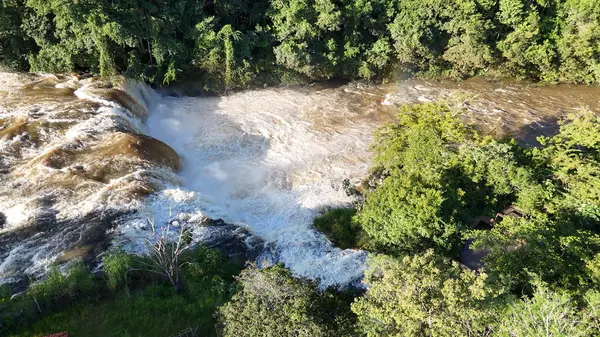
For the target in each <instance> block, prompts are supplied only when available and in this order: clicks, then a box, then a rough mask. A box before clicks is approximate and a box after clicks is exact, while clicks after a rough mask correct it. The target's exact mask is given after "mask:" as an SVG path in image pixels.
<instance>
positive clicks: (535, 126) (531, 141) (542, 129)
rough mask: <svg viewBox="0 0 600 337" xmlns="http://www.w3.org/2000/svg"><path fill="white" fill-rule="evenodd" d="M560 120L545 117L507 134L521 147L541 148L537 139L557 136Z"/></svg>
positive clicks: (555, 117)
mask: <svg viewBox="0 0 600 337" xmlns="http://www.w3.org/2000/svg"><path fill="white" fill-rule="evenodd" d="M559 121H560V118H559V117H558V116H545V117H543V118H541V119H540V120H539V121H535V122H532V123H529V124H524V125H522V126H521V127H519V128H518V129H517V130H515V131H511V132H508V136H510V137H512V138H514V139H515V140H516V141H517V142H518V143H519V144H520V145H522V146H530V147H541V144H540V142H539V141H538V140H537V138H538V137H540V136H544V137H552V136H555V135H556V134H558V130H559V125H558V122H559Z"/></svg>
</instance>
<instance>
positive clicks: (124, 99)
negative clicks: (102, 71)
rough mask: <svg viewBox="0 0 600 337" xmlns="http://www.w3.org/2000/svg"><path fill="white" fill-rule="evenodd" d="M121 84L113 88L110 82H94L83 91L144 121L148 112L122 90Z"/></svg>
mask: <svg viewBox="0 0 600 337" xmlns="http://www.w3.org/2000/svg"><path fill="white" fill-rule="evenodd" d="M122 86H123V84H120V86H118V87H117V86H115V85H114V84H112V83H111V82H105V81H95V82H93V83H92V84H90V85H89V86H87V87H85V88H84V91H85V92H86V93H87V94H89V95H92V96H94V97H97V98H100V99H103V100H106V101H109V102H114V103H116V104H118V105H120V106H122V107H123V108H125V109H127V110H129V111H130V112H131V113H133V114H134V115H135V116H137V117H138V118H140V119H141V120H145V119H146V118H147V117H148V111H146V108H145V107H144V106H143V105H142V104H141V103H140V102H138V101H136V100H135V99H134V98H133V97H132V96H131V95H130V94H128V93H127V92H125V91H124V90H123V89H122Z"/></svg>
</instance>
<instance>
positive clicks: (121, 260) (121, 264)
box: [102, 251, 133, 291]
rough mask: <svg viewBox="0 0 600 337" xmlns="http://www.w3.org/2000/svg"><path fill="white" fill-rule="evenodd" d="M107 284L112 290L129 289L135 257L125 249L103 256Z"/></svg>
mask: <svg viewBox="0 0 600 337" xmlns="http://www.w3.org/2000/svg"><path fill="white" fill-rule="evenodd" d="M102 264H103V265H104V276H105V277H106V285H107V286H108V289H110V290H111V291H116V290H128V289H129V285H130V283H131V268H132V267H133V258H132V256H131V255H129V254H127V253H125V252H123V251H115V252H112V253H110V254H108V255H105V256H104V257H102Z"/></svg>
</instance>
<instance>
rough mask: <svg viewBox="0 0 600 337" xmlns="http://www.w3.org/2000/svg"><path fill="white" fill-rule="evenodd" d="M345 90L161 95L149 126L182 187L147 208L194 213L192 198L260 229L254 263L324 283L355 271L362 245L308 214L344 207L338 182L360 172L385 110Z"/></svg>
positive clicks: (360, 265)
mask: <svg viewBox="0 0 600 337" xmlns="http://www.w3.org/2000/svg"><path fill="white" fill-rule="evenodd" d="M344 95H352V90H351V88H347V89H346V90H342V91H338V90H332V89H324V90H322V91H314V90H284V89H281V90H275V89H273V90H263V91H249V92H242V93H237V94H233V95H230V96H227V97H222V98H217V97H214V98H181V97H159V98H158V99H157V101H155V102H153V104H152V108H151V110H150V114H149V117H148V120H147V126H148V132H149V135H151V136H152V137H154V138H157V139H159V140H161V141H163V142H165V143H166V144H168V145H169V146H171V147H172V148H173V149H174V150H175V151H176V152H177V153H178V154H179V155H180V157H181V158H182V160H183V166H182V169H181V171H180V177H181V183H182V187H179V188H175V189H167V190H165V191H162V192H161V193H160V195H159V196H158V197H157V198H155V199H154V200H153V202H152V203H151V205H152V206H151V208H154V209H151V210H150V211H151V214H152V216H153V217H160V218H161V222H163V223H164V221H165V220H166V219H164V217H163V216H161V215H160V214H161V213H162V214H169V213H170V214H173V213H174V212H175V213H177V212H179V209H180V208H181V207H184V208H185V209H186V210H185V212H186V213H188V214H189V213H192V214H193V212H194V210H193V209H190V205H194V207H196V212H198V213H199V214H203V215H207V216H209V217H211V218H214V219H222V220H224V221H225V222H227V223H232V224H235V225H237V226H240V227H243V228H246V229H247V230H248V231H249V232H250V233H252V234H253V235H256V236H258V237H260V239H262V240H263V241H264V244H265V250H264V251H263V252H262V254H261V256H260V257H259V258H258V261H257V262H258V263H259V264H261V265H264V264H265V263H267V264H272V263H276V262H282V263H284V264H285V265H286V266H287V267H289V268H290V269H291V270H292V271H293V272H294V273H295V274H297V275H301V276H306V277H310V278H314V279H317V280H319V281H320V284H321V285H322V286H325V287H326V286H331V285H336V284H342V285H344V284H348V283H350V282H352V281H355V280H358V279H360V278H361V276H362V273H363V271H364V268H365V257H366V253H365V252H364V251H360V250H351V249H347V250H342V249H339V248H336V247H334V246H333V245H332V244H331V242H330V241H329V240H328V239H327V238H326V237H325V236H324V235H323V234H321V233H319V232H317V231H316V230H314V229H313V228H312V221H313V219H314V217H315V216H316V215H318V214H319V213H321V212H323V211H325V210H327V209H328V208H332V207H348V206H351V205H352V201H353V200H352V199H351V198H350V197H348V196H347V195H346V193H345V191H344V189H343V187H342V183H343V181H344V179H348V180H349V181H350V182H351V183H353V184H358V183H360V181H361V180H362V179H364V178H365V177H366V175H367V173H368V169H369V158H370V154H369V146H370V142H371V134H372V132H373V130H374V129H375V128H376V127H377V126H378V125H380V124H381V123H382V122H384V120H391V117H392V114H381V111H380V110H378V109H375V108H376V107H377V105H378V104H377V102H375V101H373V102H371V105H372V107H373V109H369V108H368V106H363V108H362V109H354V108H353V106H350V105H344V103H343V102H344V99H343V96H344ZM365 104H366V105H368V104H369V103H365ZM182 196H183V199H181V198H182ZM177 198H180V199H177Z"/></svg>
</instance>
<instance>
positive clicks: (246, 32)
mask: <svg viewBox="0 0 600 337" xmlns="http://www.w3.org/2000/svg"><path fill="white" fill-rule="evenodd" d="M0 7H1V8H2V11H0V18H1V20H0V64H2V65H4V66H9V67H13V68H19V69H24V68H27V67H28V66H29V67H30V68H31V69H32V70H39V71H55V72H56V71H59V72H64V71H72V70H91V71H93V72H95V73H99V74H101V75H103V76H110V75H112V74H114V73H124V74H126V75H127V76H131V77H135V78H139V79H142V80H146V81H150V82H153V83H155V84H158V85H166V84H170V83H172V82H174V81H178V80H181V79H184V78H185V77H186V76H188V77H189V76H191V77H193V78H196V79H198V80H200V81H201V82H202V85H203V86H204V88H205V89H206V90H210V91H214V92H223V91H226V90H229V89H233V88H239V87H246V86H248V85H251V84H253V83H261V84H262V83H267V82H269V83H270V82H273V81H284V82H288V83H289V82H290V79H291V78H298V77H300V78H302V77H303V78H307V79H309V80H326V79H330V78H348V79H354V78H364V79H372V78H381V77H382V76H384V75H385V74H386V73H387V72H389V71H390V70H392V69H393V68H394V67H400V68H403V69H408V70H417V71H424V72H426V73H430V74H443V75H448V76H452V77H464V76H472V75H476V74H488V73H492V74H503V75H510V76H517V77H524V78H531V79H539V80H544V81H552V82H558V81H560V82H577V83H599V82H600V63H599V62H600V61H598V60H600V47H599V45H600V44H599V43H598V41H599V39H600V10H599V9H598V8H599V6H598V4H597V2H596V0H552V1H542V0H536V1H525V0H450V1H441V0H425V1H423V0H399V1H391V0H291V1H279V0H260V1H250V0H220V1H214V2H203V1H200V0H173V1H170V2H169V3H168V4H166V5H164V6H159V5H157V4H154V3H152V2H147V1H142V0H130V1H119V2H116V3H107V2H105V1H101V0H88V1H83V2H82V1H65V0H44V1H40V0H28V1H26V0H3V1H2V2H0ZM292 82H295V81H292Z"/></svg>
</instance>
